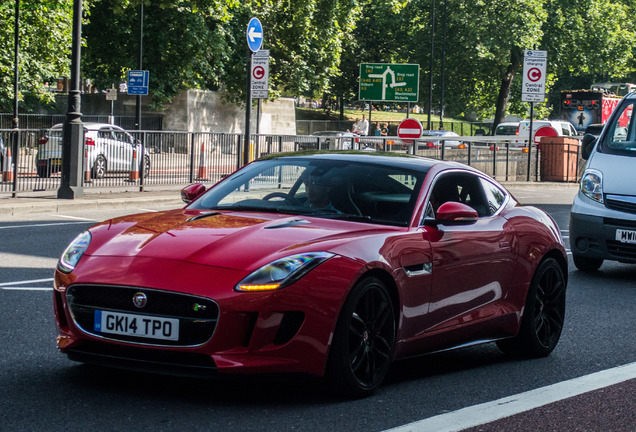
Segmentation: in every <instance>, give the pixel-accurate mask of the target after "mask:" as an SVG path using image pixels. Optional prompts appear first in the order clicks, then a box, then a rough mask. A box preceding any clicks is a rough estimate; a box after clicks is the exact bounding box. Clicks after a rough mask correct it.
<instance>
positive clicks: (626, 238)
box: [616, 229, 636, 244]
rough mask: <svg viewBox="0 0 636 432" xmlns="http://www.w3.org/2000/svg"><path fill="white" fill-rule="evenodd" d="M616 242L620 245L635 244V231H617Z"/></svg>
mask: <svg viewBox="0 0 636 432" xmlns="http://www.w3.org/2000/svg"><path fill="white" fill-rule="evenodd" d="M616 240H617V241H619V242H621V243H631V244H636V231H630V230H624V229H617V230H616Z"/></svg>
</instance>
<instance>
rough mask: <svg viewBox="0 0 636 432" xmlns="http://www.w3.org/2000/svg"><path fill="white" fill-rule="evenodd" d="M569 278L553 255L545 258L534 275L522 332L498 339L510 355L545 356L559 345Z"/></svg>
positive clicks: (499, 344)
mask: <svg viewBox="0 0 636 432" xmlns="http://www.w3.org/2000/svg"><path fill="white" fill-rule="evenodd" d="M565 290H566V280H565V276H564V275H563V270H562V269H561V266H560V265H559V263H558V262H557V261H556V260H555V259H554V258H546V259H545V260H543V262H542V263H541V264H539V267H537V270H536V271H535V273H534V276H533V277H532V282H531V283H530V288H529V289H528V297H527V299H526V306H525V308H524V312H523V318H522V319H521V328H520V330H519V334H518V335H517V336H516V337H514V338H511V339H504V340H500V341H497V346H498V347H499V349H501V350H502V351H503V352H505V353H507V354H514V355H521V356H525V357H545V356H547V355H549V354H550V353H551V352H552V350H554V348H555V347H556V346H557V343H558V342H559V338H560V337H561V331H562V330H563V322H564V318H565Z"/></svg>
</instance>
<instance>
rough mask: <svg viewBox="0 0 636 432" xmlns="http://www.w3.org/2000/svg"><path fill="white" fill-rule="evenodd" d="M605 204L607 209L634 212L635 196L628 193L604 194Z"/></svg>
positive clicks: (635, 208) (635, 205) (635, 211)
mask: <svg viewBox="0 0 636 432" xmlns="http://www.w3.org/2000/svg"><path fill="white" fill-rule="evenodd" d="M605 206H606V207H607V208H608V209H612V210H618V211H622V212H625V213H634V214H636V197H633V196H630V195H606V196H605Z"/></svg>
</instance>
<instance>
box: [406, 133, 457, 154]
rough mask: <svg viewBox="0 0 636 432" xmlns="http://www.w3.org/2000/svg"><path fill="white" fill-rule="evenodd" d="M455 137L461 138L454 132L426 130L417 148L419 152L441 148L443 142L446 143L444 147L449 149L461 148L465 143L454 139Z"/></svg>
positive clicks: (418, 141)
mask: <svg viewBox="0 0 636 432" xmlns="http://www.w3.org/2000/svg"><path fill="white" fill-rule="evenodd" d="M455 137H459V134H457V133H456V132H453V131H447V130H424V131H422V137H421V138H420V139H418V140H417V148H418V149H419V150H425V149H432V148H441V147H442V141H444V147H445V148H447V149H449V148H455V149H456V148H460V147H461V146H462V144H463V143H462V142H461V141H459V140H457V139H454V138H455Z"/></svg>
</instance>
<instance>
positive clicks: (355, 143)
mask: <svg viewBox="0 0 636 432" xmlns="http://www.w3.org/2000/svg"><path fill="white" fill-rule="evenodd" d="M311 136H315V137H320V148H321V149H329V150H358V149H359V148H360V144H359V143H360V135H358V134H356V133H353V132H339V131H318V132H314V133H312V134H311Z"/></svg>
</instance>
